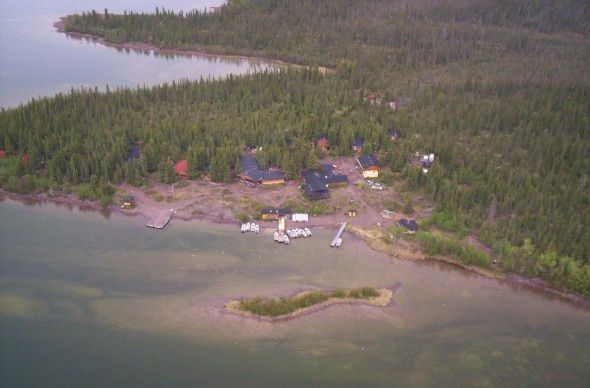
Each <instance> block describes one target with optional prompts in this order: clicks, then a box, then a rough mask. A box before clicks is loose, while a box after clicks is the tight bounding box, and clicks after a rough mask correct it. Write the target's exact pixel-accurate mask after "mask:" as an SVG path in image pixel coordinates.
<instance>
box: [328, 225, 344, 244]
mask: <svg viewBox="0 0 590 388" xmlns="http://www.w3.org/2000/svg"><path fill="white" fill-rule="evenodd" d="M346 225H348V222H343V223H342V225H340V229H338V233H336V236H335V237H334V239H333V240H332V242H331V243H330V246H331V247H332V248H333V247H337V246H340V245H337V241H338V239H340V237H341V236H342V232H344V228H346ZM340 241H342V240H340Z"/></svg>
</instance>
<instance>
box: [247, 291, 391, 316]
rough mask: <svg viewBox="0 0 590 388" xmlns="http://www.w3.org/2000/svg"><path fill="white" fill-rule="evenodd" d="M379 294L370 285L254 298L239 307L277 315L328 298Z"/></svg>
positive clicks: (259, 313)
mask: <svg viewBox="0 0 590 388" xmlns="http://www.w3.org/2000/svg"><path fill="white" fill-rule="evenodd" d="M376 296H379V292H378V291H377V290H376V289H374V288H371V287H362V288H355V289H352V290H344V289H341V288H338V289H335V290H333V291H310V292H306V293H305V294H302V295H298V296H294V297H292V298H279V299H275V298H260V297H258V298H254V299H249V300H243V301H241V302H240V309H241V310H243V311H248V312H250V313H252V314H256V315H259V316H264V317H278V316H281V315H286V314H290V313H292V312H294V311H297V310H299V309H303V308H306V307H311V306H313V305H316V304H320V303H323V302H325V301H327V300H328V299H332V298H334V299H347V298H352V299H370V298H374V297H376Z"/></svg>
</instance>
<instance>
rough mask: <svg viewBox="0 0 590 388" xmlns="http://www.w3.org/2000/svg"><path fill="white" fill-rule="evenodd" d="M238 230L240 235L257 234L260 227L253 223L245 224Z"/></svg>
mask: <svg viewBox="0 0 590 388" xmlns="http://www.w3.org/2000/svg"><path fill="white" fill-rule="evenodd" d="M240 230H241V231H242V233H246V232H253V233H255V234H258V233H259V232H260V225H258V224H255V223H254V222H246V223H245V224H242V226H241V228H240Z"/></svg>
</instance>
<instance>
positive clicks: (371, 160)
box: [356, 155, 379, 170]
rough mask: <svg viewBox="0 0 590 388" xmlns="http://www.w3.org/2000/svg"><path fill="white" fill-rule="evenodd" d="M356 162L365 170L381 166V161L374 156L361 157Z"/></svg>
mask: <svg viewBox="0 0 590 388" xmlns="http://www.w3.org/2000/svg"><path fill="white" fill-rule="evenodd" d="M356 160H357V161H358V163H359V165H360V166H361V168H362V169H363V170H366V169H368V168H371V167H378V166H379V161H378V160H377V158H376V157H375V156H373V155H361V156H359V157H358V158H356Z"/></svg>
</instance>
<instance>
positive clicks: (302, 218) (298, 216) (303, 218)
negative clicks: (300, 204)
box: [291, 213, 309, 222]
mask: <svg viewBox="0 0 590 388" xmlns="http://www.w3.org/2000/svg"><path fill="white" fill-rule="evenodd" d="M291 220H293V221H295V222H308V221H309V214H307V213H293V214H292V215H291Z"/></svg>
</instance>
